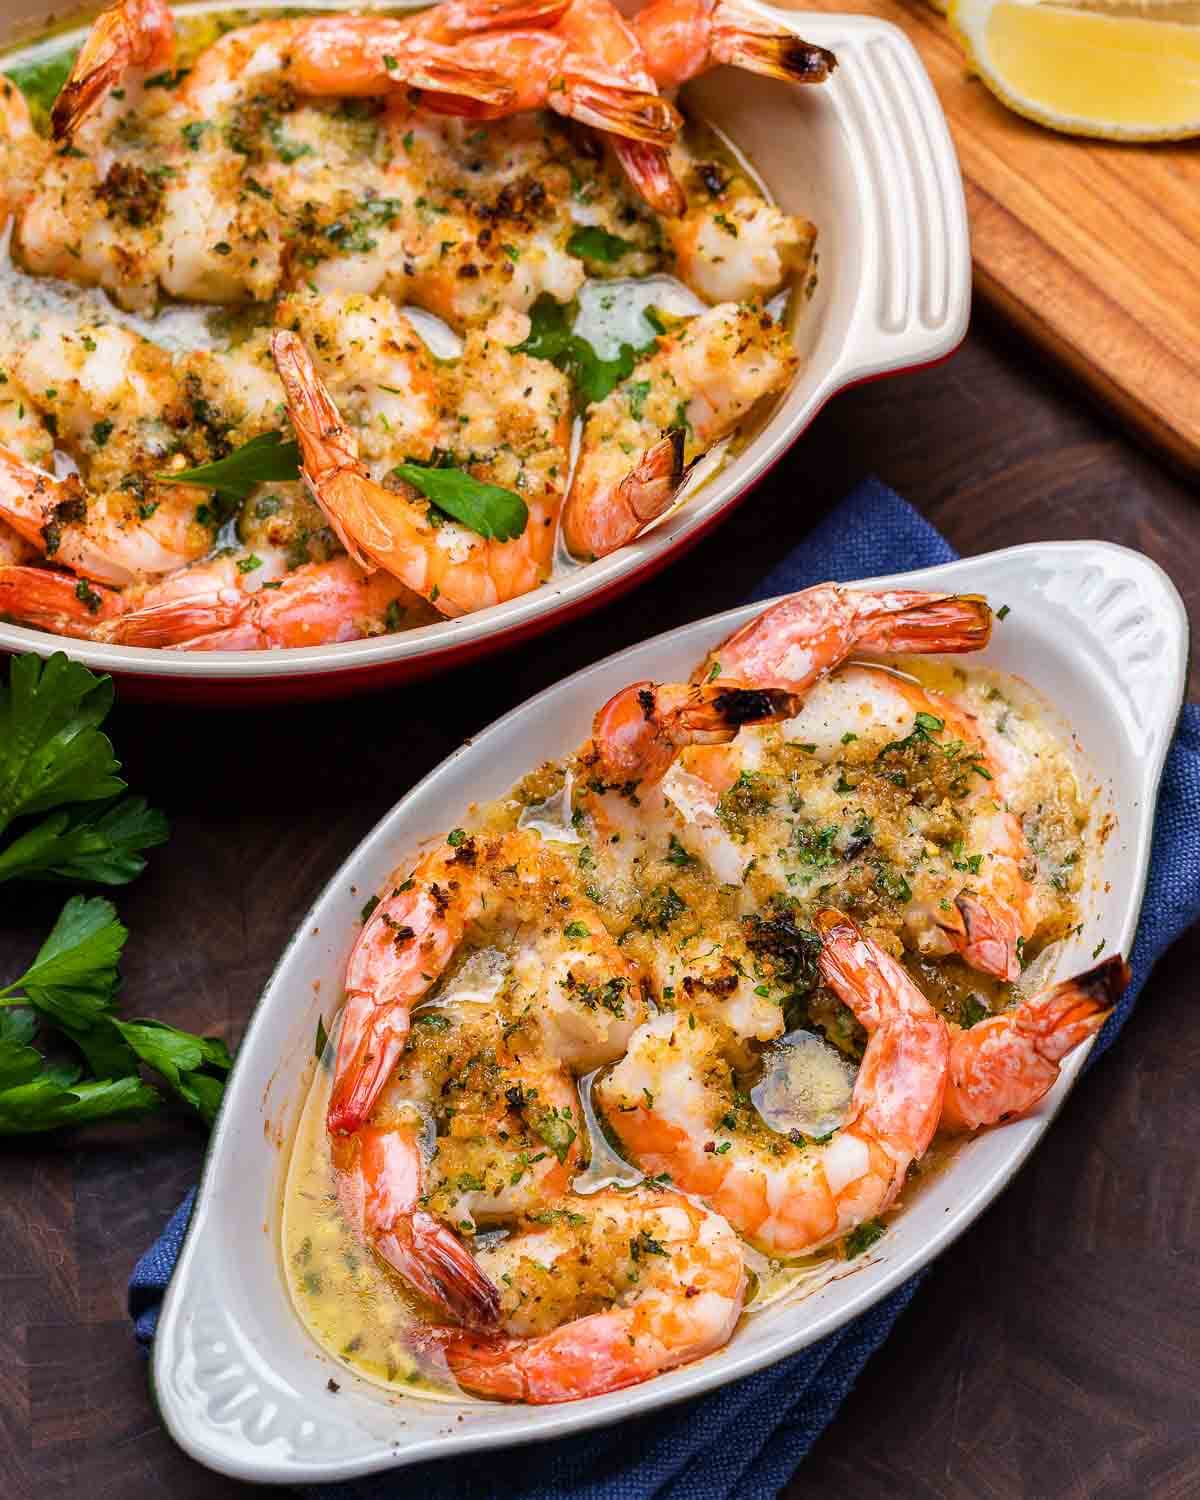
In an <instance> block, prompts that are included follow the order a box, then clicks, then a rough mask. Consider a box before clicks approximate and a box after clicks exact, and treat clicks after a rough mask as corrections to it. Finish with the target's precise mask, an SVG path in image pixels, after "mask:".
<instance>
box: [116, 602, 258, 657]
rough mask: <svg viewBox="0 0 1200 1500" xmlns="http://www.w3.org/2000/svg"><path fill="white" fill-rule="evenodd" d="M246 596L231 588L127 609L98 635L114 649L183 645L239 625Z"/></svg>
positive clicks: (243, 612)
mask: <svg viewBox="0 0 1200 1500" xmlns="http://www.w3.org/2000/svg"><path fill="white" fill-rule="evenodd" d="M247 603H248V599H247V596H246V595H244V594H240V593H238V592H237V591H236V590H235V589H222V590H220V591H219V592H217V593H215V594H212V593H203V594H193V595H191V596H190V597H186V598H183V599H167V600H164V601H163V603H161V604H150V605H147V606H146V608H145V609H135V610H131V611H130V612H129V613H128V614H127V615H123V616H121V618H120V619H117V620H114V621H113V622H112V624H111V625H106V626H105V627H104V628H103V629H102V631H101V632H100V633H101V635H102V636H103V638H104V639H105V640H106V641H111V642H112V643H113V644H114V645H118V646H183V645H187V644H188V643H189V642H191V641H195V640H198V639H200V638H201V637H202V636H206V635H209V634H210V633H213V632H216V631H227V630H231V629H233V628H234V627H235V626H237V625H238V624H240V623H241V622H242V618H243V616H244V614H245V612H246V606H247Z"/></svg>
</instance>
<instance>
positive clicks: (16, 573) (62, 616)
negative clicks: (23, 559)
mask: <svg viewBox="0 0 1200 1500" xmlns="http://www.w3.org/2000/svg"><path fill="white" fill-rule="evenodd" d="M120 611H121V596H120V594H117V593H113V592H112V591H111V590H109V589H106V588H102V587H100V586H99V585H97V584H89V583H86V582H82V581H81V580H79V579H77V578H71V577H69V576H68V575H67V574H66V573H54V572H51V571H50V569H49V568H29V567H24V566H22V565H20V564H13V565H11V566H9V567H3V568H0V617H3V618H5V619H9V620H14V621H15V622H16V623H17V624H18V625H33V626H35V627H36V628H37V629H39V630H52V631H54V633H55V634H56V635H69V636H73V637H75V638H76V639H79V640H86V639H89V638H92V637H94V636H97V635H98V634H100V633H101V627H102V626H103V624H104V622H105V621H107V620H111V619H114V618H115V617H116V616H117V615H119V614H120Z"/></svg>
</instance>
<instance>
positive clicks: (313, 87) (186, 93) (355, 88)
mask: <svg viewBox="0 0 1200 1500" xmlns="http://www.w3.org/2000/svg"><path fill="white" fill-rule="evenodd" d="M374 19H375V18H373V17H363V16H347V17H332V18H330V20H331V22H332V24H333V26H334V27H335V33H334V35H335V37H336V38H340V39H342V41H341V45H337V44H336V43H335V44H333V45H331V44H330V43H331V38H330V34H329V31H328V27H326V28H324V29H320V23H318V22H314V21H313V20H312V19H311V18H310V17H306V16H296V17H291V18H289V19H286V20H272V21H257V22H255V23H254V24H253V25H251V26H240V27H238V28H237V29H236V30H234V31H230V32H227V33H226V34H225V35H224V36H223V37H222V38H221V39H220V40H219V41H217V42H214V43H213V45H212V46H211V47H209V48H207V50H206V51H204V52H202V53H201V55H200V57H199V58H198V59H197V60H196V63H195V65H194V66H193V68H192V71H191V73H190V74H189V75H188V78H187V80H186V82H185V83H184V86H183V89H182V92H181V97H182V99H183V101H184V103H185V104H186V105H187V106H188V107H189V108H190V109H191V110H193V111H194V112H195V113H196V115H197V116H198V117H199V118H211V117H212V116H213V115H214V114H216V113H217V112H218V111H222V110H227V109H228V108H230V106H231V105H233V104H234V103H236V102H237V101H238V100H239V99H240V98H242V97H244V96H245V95H246V94H247V93H248V92H249V91H250V90H252V89H259V88H261V87H262V83H263V81H264V78H266V77H269V78H280V79H286V81H287V82H288V84H289V86H291V87H292V88H294V89H296V90H298V91H299V92H300V93H302V94H313V95H332V96H334V97H336V98H347V97H353V96H356V95H361V94H364V93H373V92H378V89H372V88H369V87H366V86H365V84H366V83H367V81H368V80H367V79H366V78H365V76H364V71H363V64H364V63H365V59H366V49H365V48H364V49H363V52H362V55H361V60H359V62H358V65H357V66H356V65H355V59H354V58H353V56H352V49H349V48H347V46H346V45H345V41H346V40H347V39H349V38H350V37H354V38H356V39H362V41H363V42H364V43H367V42H369V37H370V33H371V24H370V23H371V22H372V21H373V20H374ZM379 19H380V21H382V22H383V27H384V30H385V31H386V38H385V41H384V44H383V45H382V46H381V47H380V48H379V49H378V51H371V52H370V56H371V58H372V59H373V60H374V62H375V65H376V66H377V67H378V68H379V69H380V70H382V72H383V75H384V77H385V78H386V79H388V80H390V81H391V82H393V83H394V84H395V85H396V86H397V87H401V88H418V89H423V90H430V91H432V92H434V93H435V94H436V95H438V96H439V104H440V107H442V108H445V109H448V110H450V109H454V108H455V105H454V103H453V99H454V96H459V97H460V98H461V99H462V101H463V108H464V109H465V108H471V107H473V106H475V105H480V106H483V107H488V106H492V107H500V108H503V107H504V106H505V105H507V104H508V103H509V101H510V99H511V97H512V94H511V89H510V88H509V86H508V85H507V84H506V83H505V82H504V80H503V79H502V78H500V77H499V75H497V74H495V73H493V72H490V71H489V70H487V69H486V68H482V67H472V66H471V65H470V64H469V63H466V62H464V61H461V60H459V59H458V58H457V57H456V56H455V55H454V54H453V53H451V52H450V51H449V49H447V48H446V47H443V46H442V45H440V44H439V43H438V42H436V41H432V40H430V39H429V38H428V37H426V36H422V35H419V34H418V33H417V32H415V31H414V30H413V29H412V28H411V27H401V28H397V27H395V26H389V25H388V24H387V22H386V20H384V18H379ZM364 23H365V24H364ZM314 27H317V28H318V29H317V30H316V31H314ZM314 37H315V39H316V40H315V44H314Z"/></svg>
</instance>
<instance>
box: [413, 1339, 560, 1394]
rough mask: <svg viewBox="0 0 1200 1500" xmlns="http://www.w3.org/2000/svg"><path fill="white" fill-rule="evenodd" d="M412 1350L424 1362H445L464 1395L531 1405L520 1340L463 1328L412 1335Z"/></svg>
mask: <svg viewBox="0 0 1200 1500" xmlns="http://www.w3.org/2000/svg"><path fill="white" fill-rule="evenodd" d="M412 1338H413V1342H414V1346H415V1347H416V1348H417V1349H418V1350H419V1351H420V1352H421V1353H423V1354H424V1355H425V1356H426V1357H427V1358H430V1357H432V1359H433V1360H435V1361H436V1360H439V1359H440V1360H443V1361H445V1365H446V1368H447V1369H448V1370H449V1371H450V1374H451V1375H453V1376H454V1378H455V1380H457V1381H458V1383H459V1385H461V1386H462V1388H463V1390H465V1391H472V1392H474V1393H475V1394H476V1395H479V1396H491V1397H493V1398H495V1399H497V1400H500V1401H530V1400H531V1399H533V1397H532V1396H531V1393H530V1390H529V1381H528V1379H527V1378H526V1375H525V1372H524V1370H523V1369H522V1367H521V1362H520V1358H519V1356H520V1353H521V1350H522V1348H523V1347H524V1346H523V1341H522V1340H521V1339H515V1338H507V1337H505V1336H504V1335H503V1334H500V1335H493V1336H491V1337H489V1336H487V1335H480V1334H477V1333H471V1332H470V1331H468V1330H467V1329H463V1328H423V1329H414V1330H413V1333H412Z"/></svg>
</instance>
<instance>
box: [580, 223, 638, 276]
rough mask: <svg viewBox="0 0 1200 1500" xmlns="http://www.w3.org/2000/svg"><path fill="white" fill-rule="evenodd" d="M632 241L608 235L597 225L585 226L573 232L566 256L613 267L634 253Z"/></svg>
mask: <svg viewBox="0 0 1200 1500" xmlns="http://www.w3.org/2000/svg"><path fill="white" fill-rule="evenodd" d="M636 249H637V246H636V245H635V244H634V243H633V241H632V240H623V239H622V238H621V237H620V235H617V234H609V232H608V230H607V229H601V228H600V226H599V225H598V224H587V225H583V226H581V227H580V228H578V229H576V230H573V231H572V234H571V238H570V239H569V240H568V241H567V254H568V255H575V256H578V258H579V259H580V260H595V261H600V262H602V263H603V264H604V265H606V266H611V265H614V264H615V263H616V262H617V261H619V260H623V259H624V258H625V256H627V255H629V254H630V253H631V252H633V251H635V250H636Z"/></svg>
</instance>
